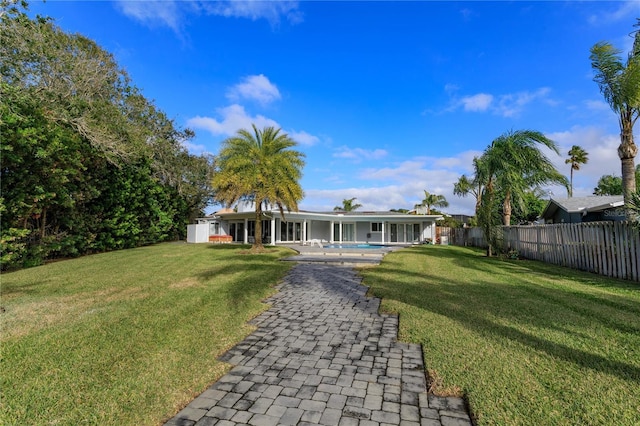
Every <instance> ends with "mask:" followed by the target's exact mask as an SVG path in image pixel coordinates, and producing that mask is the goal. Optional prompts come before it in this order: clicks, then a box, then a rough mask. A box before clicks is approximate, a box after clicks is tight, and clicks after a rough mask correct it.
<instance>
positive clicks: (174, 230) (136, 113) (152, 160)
mask: <svg viewBox="0 0 640 426" xmlns="http://www.w3.org/2000/svg"><path fill="white" fill-rule="evenodd" d="M25 11H26V2H21V3H17V2H12V1H7V0H0V134H1V135H2V143H1V144H0V155H1V156H2V168H0V186H1V188H0V191H1V194H2V203H1V205H0V210H2V221H0V240H1V241H2V252H3V254H2V268H3V269H7V268H11V267H19V266H29V265H35V264H39V263H41V262H42V261H43V260H45V259H48V258H55V257H68V256H78V255H82V254H85V253H91V252H96V251H104V250H113V249H118V248H127V247H135V246H138V245H143V244H149V243H155V242H159V241H164V240H166V239H172V238H180V237H182V236H184V234H185V231H186V225H187V223H188V222H189V219H191V218H193V217H195V216H197V215H199V214H201V213H202V211H203V208H204V207H205V206H206V205H207V203H208V202H209V200H210V199H211V196H212V192H211V182H210V181H211V172H212V169H213V165H212V159H211V157H210V156H194V155H191V154H189V153H188V151H187V150H186V149H185V147H184V142H185V141H186V140H188V139H189V138H191V137H193V132H191V131H189V130H188V129H187V130H181V129H179V128H178V127H177V126H176V125H175V123H174V122H173V121H172V120H170V119H168V118H167V117H166V115H165V114H164V113H163V112H162V111H160V110H159V109H158V108H156V106H155V105H153V103H152V102H150V101H148V100H147V99H146V98H144V96H142V94H141V93H140V92H139V91H138V90H137V89H136V88H135V87H134V86H132V85H131V84H130V81H129V78H128V77H127V75H126V74H125V73H124V71H122V70H120V69H119V68H118V65H117V63H116V62H115V60H114V59H113V57H112V55H111V54H110V53H108V52H106V51H104V50H103V49H101V48H100V47H99V46H98V45H97V44H96V43H95V42H93V41H91V40H89V39H87V38H86V37H83V36H82V35H79V34H67V33H65V32H64V31H62V30H60V29H59V28H58V27H56V26H55V24H54V23H53V21H51V20H50V19H48V18H42V17H36V18H34V19H31V18H30V17H29V16H28V15H27V14H26V12H25Z"/></svg>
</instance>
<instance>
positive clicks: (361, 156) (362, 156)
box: [333, 146, 388, 163]
mask: <svg viewBox="0 0 640 426" xmlns="http://www.w3.org/2000/svg"><path fill="white" fill-rule="evenodd" d="M387 154H388V152H387V151H386V150H384V149H374V150H370V149H362V148H349V147H347V146H341V147H339V148H337V149H336V151H335V152H334V153H333V156H334V157H336V158H346V159H348V160H352V161H354V162H356V163H359V162H361V161H364V160H379V159H381V158H384V157H386V156H387Z"/></svg>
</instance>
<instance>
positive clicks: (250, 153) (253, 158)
mask: <svg viewBox="0 0 640 426" xmlns="http://www.w3.org/2000/svg"><path fill="white" fill-rule="evenodd" d="M252 127H253V132H251V131H249V130H246V129H241V130H239V131H238V133H237V134H236V135H235V136H232V137H230V138H228V139H226V140H225V141H224V142H223V143H222V148H221V150H220V153H219V156H218V158H217V160H216V173H215V174H214V176H213V181H212V183H213V187H214V190H215V192H216V199H217V200H218V201H219V202H221V203H223V204H225V205H228V206H229V205H232V204H234V203H236V202H237V201H239V200H247V201H250V202H252V203H253V204H254V205H255V213H256V216H255V221H256V225H255V234H254V243H253V247H252V250H253V251H256V252H260V251H262V250H263V244H262V219H263V209H264V208H265V206H274V207H276V206H277V207H278V208H279V209H280V212H281V213H282V214H283V216H284V210H285V209H286V210H288V211H292V210H293V211H297V210H298V202H299V201H300V200H302V198H303V195H304V194H303V191H302V187H301V186H300V182H299V181H300V179H301V178H302V168H303V167H304V154H303V153H301V152H299V151H296V150H294V149H291V148H293V147H295V146H296V145H297V143H296V142H295V141H294V140H293V139H291V138H290V137H289V136H288V135H287V134H286V133H281V130H280V129H276V128H274V127H265V128H264V129H258V128H257V127H256V126H255V124H254V125H252Z"/></svg>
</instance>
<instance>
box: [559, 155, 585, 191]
mask: <svg viewBox="0 0 640 426" xmlns="http://www.w3.org/2000/svg"><path fill="white" fill-rule="evenodd" d="M568 155H569V158H567V159H566V160H564V163H565V164H571V178H570V180H569V198H571V197H573V171H574V170H576V171H577V170H580V165H582V164H587V162H588V161H589V154H588V153H587V151H585V150H584V149H582V148H581V147H579V146H578V145H573V146H572V147H571V149H570V150H569V152H568Z"/></svg>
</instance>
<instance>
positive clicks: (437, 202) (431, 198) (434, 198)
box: [416, 189, 449, 214]
mask: <svg viewBox="0 0 640 426" xmlns="http://www.w3.org/2000/svg"><path fill="white" fill-rule="evenodd" d="M418 206H420V207H425V208H426V209H427V214H431V208H432V207H449V202H448V201H447V199H446V198H445V196H444V195H439V194H431V193H430V192H428V191H427V190H426V189H425V190H424V198H423V199H422V202H421V203H420V204H418V205H417V206H416V207H418Z"/></svg>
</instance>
